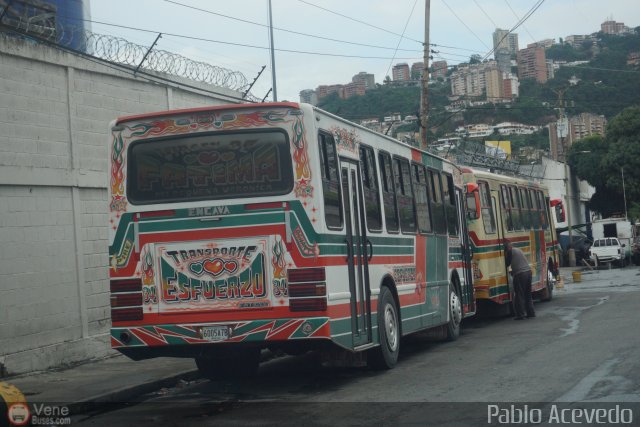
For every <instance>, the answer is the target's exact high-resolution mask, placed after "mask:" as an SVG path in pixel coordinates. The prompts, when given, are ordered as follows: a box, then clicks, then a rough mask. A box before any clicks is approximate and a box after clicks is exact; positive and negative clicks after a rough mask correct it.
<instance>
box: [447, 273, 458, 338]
mask: <svg viewBox="0 0 640 427" xmlns="http://www.w3.org/2000/svg"><path fill="white" fill-rule="evenodd" d="M448 310H449V323H447V336H446V340H447V341H455V340H457V339H458V337H459V336H460V324H461V323H462V301H461V300H460V295H458V289H457V287H456V286H455V285H454V284H453V283H451V282H450V283H449V304H448Z"/></svg>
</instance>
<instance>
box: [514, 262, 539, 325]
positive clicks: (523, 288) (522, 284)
mask: <svg viewBox="0 0 640 427" xmlns="http://www.w3.org/2000/svg"><path fill="white" fill-rule="evenodd" d="M513 290H514V292H515V310H516V317H524V315H525V312H526V314H527V317H534V316H535V315H536V312H535V311H534V309H533V299H532V297H531V270H529V271H525V272H522V273H518V274H516V275H515V276H513Z"/></svg>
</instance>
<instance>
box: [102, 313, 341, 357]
mask: <svg viewBox="0 0 640 427" xmlns="http://www.w3.org/2000/svg"><path fill="white" fill-rule="evenodd" d="M329 320H330V319H329V318H328V317H310V318H295V319H271V320H250V321H233V322H224V323H198V324H170V325H144V326H117V325H116V326H114V327H112V328H111V347H112V348H113V349H115V350H119V351H121V352H123V353H125V354H126V351H123V350H126V349H144V348H148V349H150V348H163V347H165V348H169V347H170V348H173V347H184V346H188V347H200V346H225V347H226V346H232V345H236V344H238V345H240V344H241V345H250V346H256V345H258V346H260V345H264V346H267V345H268V344H269V343H271V342H278V341H295V340H309V339H323V338H324V339H330V335H331V333H330V327H329Z"/></svg>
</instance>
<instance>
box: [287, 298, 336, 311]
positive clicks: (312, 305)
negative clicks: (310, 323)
mask: <svg viewBox="0 0 640 427" xmlns="http://www.w3.org/2000/svg"><path fill="white" fill-rule="evenodd" d="M289 310H291V311H326V310H327V299H326V298H296V299H291V300H289Z"/></svg>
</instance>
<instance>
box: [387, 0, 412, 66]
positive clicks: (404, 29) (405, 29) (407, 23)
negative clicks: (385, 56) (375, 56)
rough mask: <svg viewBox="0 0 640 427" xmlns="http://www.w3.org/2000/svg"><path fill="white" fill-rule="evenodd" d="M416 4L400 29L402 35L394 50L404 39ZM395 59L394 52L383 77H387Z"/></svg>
mask: <svg viewBox="0 0 640 427" xmlns="http://www.w3.org/2000/svg"><path fill="white" fill-rule="evenodd" d="M417 3H418V0H415V1H414V2H413V7H412V8H411V13H409V17H408V18H407V22H405V24H404V28H403V29H402V35H401V36H400V39H398V44H397V46H396V48H398V47H400V43H402V38H403V37H404V32H405V31H407V26H408V25H409V21H411V17H412V16H413V11H414V10H415V8H416V4H417ZM395 57H396V52H393V58H391V61H389V67H387V73H386V74H385V76H388V75H389V70H390V69H391V65H392V64H393V60H394V59H395Z"/></svg>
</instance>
